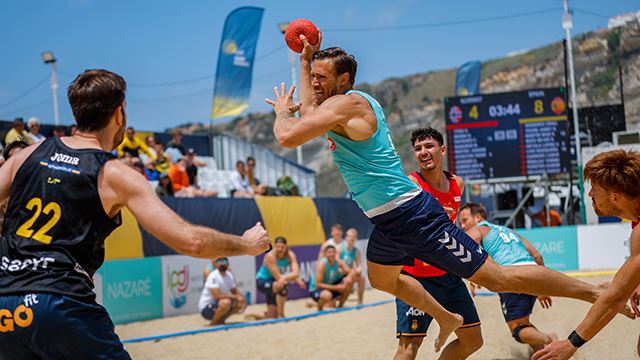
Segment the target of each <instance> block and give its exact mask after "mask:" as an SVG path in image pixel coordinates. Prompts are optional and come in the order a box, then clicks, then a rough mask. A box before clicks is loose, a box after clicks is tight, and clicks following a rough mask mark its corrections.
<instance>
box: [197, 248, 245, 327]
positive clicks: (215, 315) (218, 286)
mask: <svg viewBox="0 0 640 360" xmlns="http://www.w3.org/2000/svg"><path fill="white" fill-rule="evenodd" d="M215 267H216V269H215V270H214V271H212V272H211V273H210V274H209V276H207V280H206V281H205V283H204V288H203V289H202V295H200V301H199V303H198V310H200V314H202V317H204V318H205V319H207V320H211V325H220V324H224V322H225V321H226V320H227V318H228V317H229V316H231V315H232V314H236V313H239V312H241V311H242V310H243V309H244V308H245V307H246V303H247V302H246V299H245V297H244V296H243V295H242V294H240V293H239V292H238V288H237V286H236V281H235V278H234V277H233V274H232V273H231V272H230V271H228V269H229V259H227V258H218V259H216V260H215Z"/></svg>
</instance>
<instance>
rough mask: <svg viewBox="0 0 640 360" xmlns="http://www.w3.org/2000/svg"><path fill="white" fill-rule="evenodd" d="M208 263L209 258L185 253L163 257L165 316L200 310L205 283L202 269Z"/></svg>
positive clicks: (163, 304) (163, 308) (163, 306)
mask: <svg viewBox="0 0 640 360" xmlns="http://www.w3.org/2000/svg"><path fill="white" fill-rule="evenodd" d="M208 264H209V260H207V259H196V258H192V257H189V256H184V255H168V256H163V257H162V310H163V312H164V316H173V315H182V314H193V313H197V312H198V300H199V299H200V294H201V293H202V287H203V284H204V278H203V276H202V271H203V269H204V268H205V267H206V266H207V265H208Z"/></svg>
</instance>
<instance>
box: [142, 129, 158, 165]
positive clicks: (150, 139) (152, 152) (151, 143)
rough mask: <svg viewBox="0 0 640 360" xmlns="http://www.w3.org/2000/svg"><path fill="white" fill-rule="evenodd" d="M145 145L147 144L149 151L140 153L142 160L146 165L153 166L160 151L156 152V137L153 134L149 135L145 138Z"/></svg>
mask: <svg viewBox="0 0 640 360" xmlns="http://www.w3.org/2000/svg"><path fill="white" fill-rule="evenodd" d="M144 143H145V145H147V152H146V153H145V152H142V153H141V154H140V160H142V163H143V164H144V166H146V167H153V161H154V160H155V159H156V158H157V157H158V153H157V152H156V149H155V148H156V137H155V136H153V135H149V136H147V137H146V138H145V139H144Z"/></svg>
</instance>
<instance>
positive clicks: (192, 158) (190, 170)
mask: <svg viewBox="0 0 640 360" xmlns="http://www.w3.org/2000/svg"><path fill="white" fill-rule="evenodd" d="M184 158H185V159H186V160H187V175H188V176H189V184H191V185H192V186H196V187H197V186H198V167H199V166H207V163H205V162H204V161H200V160H198V158H196V151H195V150H194V149H189V150H188V151H187V155H186V156H185V157H184Z"/></svg>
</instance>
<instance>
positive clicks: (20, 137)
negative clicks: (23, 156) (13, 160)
mask: <svg viewBox="0 0 640 360" xmlns="http://www.w3.org/2000/svg"><path fill="white" fill-rule="evenodd" d="M14 141H23V142H25V143H27V144H31V138H30V137H29V134H28V133H27V132H26V131H25V130H24V120H22V118H16V119H15V120H13V127H12V128H11V129H10V130H9V131H8V132H7V135H5V137H4V145H5V146H7V145H9V144H11V143H12V142H14Z"/></svg>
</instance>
